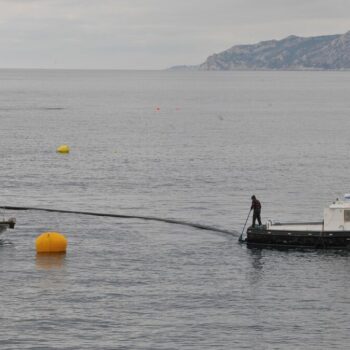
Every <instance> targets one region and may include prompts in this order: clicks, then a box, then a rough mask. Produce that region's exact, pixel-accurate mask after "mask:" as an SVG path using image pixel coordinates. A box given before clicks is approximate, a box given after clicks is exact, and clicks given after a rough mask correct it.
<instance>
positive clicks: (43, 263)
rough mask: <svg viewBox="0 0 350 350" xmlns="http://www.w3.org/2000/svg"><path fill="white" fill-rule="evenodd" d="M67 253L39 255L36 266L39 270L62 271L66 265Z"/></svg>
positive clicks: (37, 255)
mask: <svg viewBox="0 0 350 350" xmlns="http://www.w3.org/2000/svg"><path fill="white" fill-rule="evenodd" d="M65 260H66V253H37V254H36V258H35V265H36V268H37V269H43V270H51V269H61V268H62V267H64V265H65Z"/></svg>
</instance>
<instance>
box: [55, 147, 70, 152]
mask: <svg viewBox="0 0 350 350" xmlns="http://www.w3.org/2000/svg"><path fill="white" fill-rule="evenodd" d="M69 151H70V148H69V146H68V145H61V146H59V147H57V149H56V152H58V153H69Z"/></svg>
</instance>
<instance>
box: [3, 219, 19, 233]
mask: <svg viewBox="0 0 350 350" xmlns="http://www.w3.org/2000/svg"><path fill="white" fill-rule="evenodd" d="M15 225H16V219H15V218H10V219H8V220H0V234H1V233H2V232H4V231H6V230H7V229H8V228H10V229H14V228H15Z"/></svg>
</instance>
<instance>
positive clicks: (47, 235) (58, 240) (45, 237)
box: [35, 232, 67, 253]
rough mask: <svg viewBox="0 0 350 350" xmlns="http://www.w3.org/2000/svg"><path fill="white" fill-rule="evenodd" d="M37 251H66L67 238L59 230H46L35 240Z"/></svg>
mask: <svg viewBox="0 0 350 350" xmlns="http://www.w3.org/2000/svg"><path fill="white" fill-rule="evenodd" d="M35 246H36V251H37V253H65V251H66V249H67V239H66V237H65V236H64V235H62V234H61V233H58V232H44V233H42V234H41V235H40V236H39V237H37V239H36V240H35Z"/></svg>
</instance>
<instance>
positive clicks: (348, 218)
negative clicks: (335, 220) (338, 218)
mask: <svg viewBox="0 0 350 350" xmlns="http://www.w3.org/2000/svg"><path fill="white" fill-rule="evenodd" d="M344 221H345V222H350V210H344Z"/></svg>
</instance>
